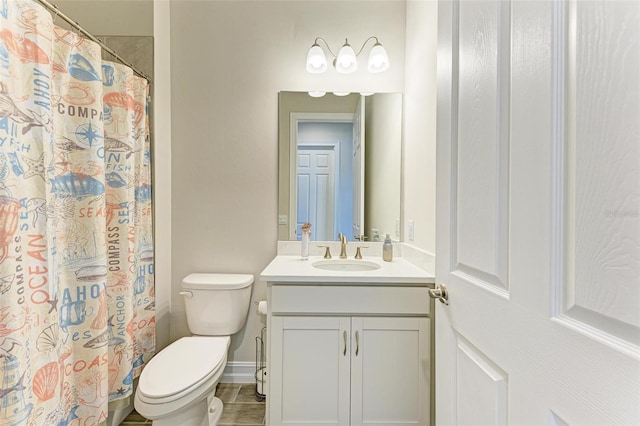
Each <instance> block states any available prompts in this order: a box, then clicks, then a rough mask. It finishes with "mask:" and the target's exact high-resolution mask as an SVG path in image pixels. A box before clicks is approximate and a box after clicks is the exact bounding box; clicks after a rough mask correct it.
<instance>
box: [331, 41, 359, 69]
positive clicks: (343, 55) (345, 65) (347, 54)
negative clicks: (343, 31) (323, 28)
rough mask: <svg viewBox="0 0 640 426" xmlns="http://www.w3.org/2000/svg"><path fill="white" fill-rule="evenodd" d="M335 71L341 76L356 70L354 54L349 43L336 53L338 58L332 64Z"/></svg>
mask: <svg viewBox="0 0 640 426" xmlns="http://www.w3.org/2000/svg"><path fill="white" fill-rule="evenodd" d="M334 64H335V66H336V71H338V72H339V73H341V74H350V73H352V72H355V70H357V69H358V60H357V58H356V52H355V51H354V50H353V47H351V46H350V45H349V43H345V44H344V46H342V48H341V49H340V51H339V52H338V57H337V58H336V60H335V62H334Z"/></svg>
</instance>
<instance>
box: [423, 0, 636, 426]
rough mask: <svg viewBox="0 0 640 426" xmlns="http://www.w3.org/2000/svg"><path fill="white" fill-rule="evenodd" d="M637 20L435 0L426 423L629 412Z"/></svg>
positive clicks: (606, 10) (612, 13)
mask: <svg viewBox="0 0 640 426" xmlns="http://www.w3.org/2000/svg"><path fill="white" fill-rule="evenodd" d="M639 28H640V2H635V1H633V2H631V1H629V2H627V1H616V2H612V1H606V0H594V1H555V2H550V1H530V2H522V1H513V2H509V1H448V0H447V1H441V2H440V3H439V6H438V43H439V46H438V129H437V138H438V142H437V143H438V145H437V200H436V204H437V258H436V279H437V282H438V283H442V284H446V286H447V289H448V302H449V304H448V305H445V304H443V303H436V314H435V318H436V360H435V362H436V423H437V424H438V425H447V424H473V425H481V424H482V425H484V424H535V425H543V424H549V425H561V424H569V425H587V424H589V425H596V424H597V425H604V424H626V425H631V424H633V425H637V424H640V272H639V271H640V268H639V264H640V213H639V211H640V140H639V138H640V120H639V119H638V117H640V79H639V77H638V76H640V29H639Z"/></svg>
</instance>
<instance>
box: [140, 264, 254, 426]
mask: <svg viewBox="0 0 640 426" xmlns="http://www.w3.org/2000/svg"><path fill="white" fill-rule="evenodd" d="M252 283H253V276H252V275H245V274H235V275H234V274H191V275H189V276H188V277H186V278H185V279H184V280H183V283H182V288H183V290H184V291H183V292H181V294H183V295H184V296H185V308H186V311H187V322H188V323H189V328H190V330H191V331H192V332H197V333H198V335H194V336H190V337H183V338H181V339H179V340H177V341H175V342H173V343H172V344H170V345H169V346H167V347H166V348H164V349H163V350H161V351H160V352H159V353H158V354H157V355H156V356H154V357H153V358H152V359H151V361H149V363H148V364H147V365H146V367H145V369H144V370H143V372H142V374H141V376H140V380H139V383H138V388H137V390H136V394H135V399H134V405H135V408H136V410H137V411H138V413H140V414H141V415H142V416H144V417H146V418H148V419H151V420H153V425H155V426H165V425H166V426H176V425H180V426H214V425H217V423H218V421H219V419H220V416H221V415H222V411H223V404H222V401H220V399H218V398H216V397H215V389H216V386H217V384H218V382H219V380H220V377H221V376H222V373H223V371H224V368H225V365H226V363H227V351H228V349H229V345H230V342H231V338H230V335H231V334H234V333H236V332H238V331H239V330H240V329H241V328H242V327H243V326H244V323H245V321H246V316H247V312H248V308H249V301H250V298H251V284H252ZM218 305H219V306H218Z"/></svg>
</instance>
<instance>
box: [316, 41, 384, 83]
mask: <svg viewBox="0 0 640 426" xmlns="http://www.w3.org/2000/svg"><path fill="white" fill-rule="evenodd" d="M369 40H375V43H374V45H373V47H372V48H371V51H370V52H369V61H368V65H367V70H369V72H370V73H380V72H383V71H385V70H387V68H389V55H388V54H387V51H386V50H385V49H384V47H382V44H380V42H379V41H378V37H375V36H371V37H369V38H368V39H366V40H365V41H364V43H362V47H360V50H359V51H358V53H356V52H355V50H353V47H351V45H350V44H349V40H347V39H345V41H344V44H343V45H342V47H341V48H340V50H339V51H338V55H336V54H335V53H333V51H332V50H331V47H329V44H328V43H327V41H326V40H325V39H323V38H322V37H316V39H315V41H314V42H313V45H312V46H311V48H310V49H309V52H308V53H307V72H309V73H311V74H321V73H323V72H325V71H326V70H327V56H326V55H325V53H324V50H322V48H321V47H320V45H319V44H318V42H319V41H322V42H323V43H324V45H325V46H326V47H327V50H328V51H329V53H330V54H331V56H333V57H334V59H333V66H334V67H335V69H336V71H338V72H339V73H341V74H350V73H352V72H355V71H356V70H357V69H358V59H357V58H358V56H359V55H360V54H361V53H362V51H363V50H364V47H365V46H366V44H367V42H368V41H369Z"/></svg>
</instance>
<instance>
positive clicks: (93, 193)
mask: <svg viewBox="0 0 640 426" xmlns="http://www.w3.org/2000/svg"><path fill="white" fill-rule="evenodd" d="M147 91H148V87H147V82H146V80H144V79H141V78H138V77H136V76H134V74H133V72H132V71H131V69H129V68H127V67H124V66H121V65H119V64H115V63H111V62H106V61H102V60H101V49H100V47H99V46H98V45H97V44H95V43H93V42H91V41H89V40H86V39H83V38H81V37H79V36H78V35H76V34H75V33H73V32H70V31H67V30H64V29H62V28H59V27H55V26H54V25H53V21H52V16H51V15H50V14H49V13H48V12H47V11H46V10H45V9H44V8H43V7H41V6H40V5H39V4H37V3H34V2H32V1H31V0H10V1H7V0H0V425H1V426H10V425H57V426H58V425H95V424H100V423H102V422H104V421H105V420H106V417H107V411H108V406H109V403H110V402H111V401H117V400H121V399H123V398H127V397H129V396H130V395H131V393H132V390H133V380H134V378H135V377H136V376H137V375H139V373H140V371H141V369H142V367H143V365H144V363H145V361H146V360H148V358H149V357H150V356H151V354H152V351H153V350H154V346H155V309H154V306H155V303H154V280H153V248H152V243H153V241H152V222H151V182H150V176H151V174H150V147H149V131H148V116H147Z"/></svg>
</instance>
